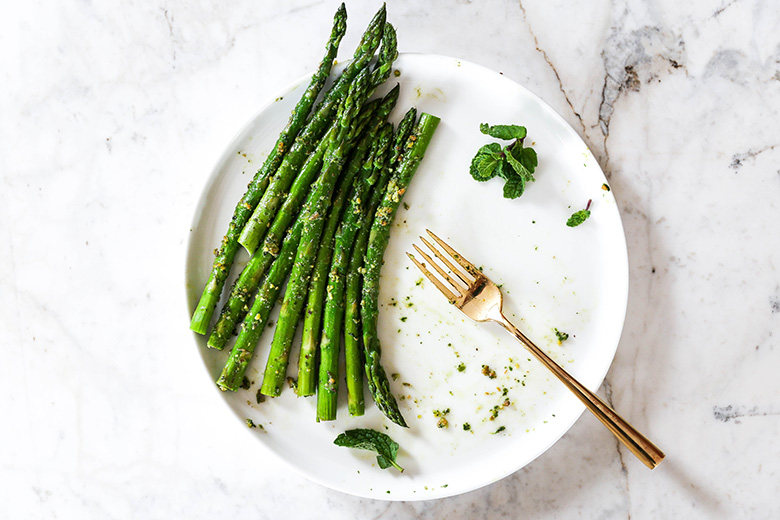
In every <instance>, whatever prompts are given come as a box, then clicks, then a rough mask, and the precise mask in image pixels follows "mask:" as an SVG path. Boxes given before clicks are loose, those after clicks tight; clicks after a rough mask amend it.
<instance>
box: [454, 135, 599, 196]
mask: <svg viewBox="0 0 780 520" xmlns="http://www.w3.org/2000/svg"><path fill="white" fill-rule="evenodd" d="M479 130H480V132H482V133H483V134H487V135H489V136H491V137H495V138H497V139H504V140H511V141H513V142H512V143H510V144H508V145H506V146H502V145H501V144H500V143H490V144H486V145H484V146H483V147H482V148H480V149H479V150H477V153H476V155H475V156H474V158H473V159H472V160H471V165H470V167H469V173H470V174H471V176H472V177H473V178H474V179H475V180H477V181H480V182H484V181H488V180H490V179H492V178H493V177H500V178H502V179H504V181H506V182H505V184H504V197H505V198H508V199H516V198H517V197H519V196H521V195H522V194H523V193H524V192H525V185H526V183H528V182H533V181H534V180H536V179H534V175H533V174H534V171H535V170H536V166H537V165H538V158H537V156H536V152H535V151H534V150H533V149H532V148H524V147H523V139H524V138H525V136H526V133H527V132H526V129H525V127H523V126H519V125H493V126H491V125H489V124H487V123H482V124H480V125H479ZM585 209H587V208H585Z"/></svg>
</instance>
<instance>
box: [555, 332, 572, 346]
mask: <svg viewBox="0 0 780 520" xmlns="http://www.w3.org/2000/svg"><path fill="white" fill-rule="evenodd" d="M555 336H556V337H557V338H558V345H561V344H563V342H564V341H566V340H567V339H569V335H568V334H567V333H565V332H561V331H560V330H558V329H555Z"/></svg>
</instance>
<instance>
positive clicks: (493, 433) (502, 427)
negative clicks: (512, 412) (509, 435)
mask: <svg viewBox="0 0 780 520" xmlns="http://www.w3.org/2000/svg"><path fill="white" fill-rule="evenodd" d="M504 430H506V426H499V427H498V429H497V430H496V431H494V432H492V433H491V434H490V435H495V434H497V433H501V432H502V431H504Z"/></svg>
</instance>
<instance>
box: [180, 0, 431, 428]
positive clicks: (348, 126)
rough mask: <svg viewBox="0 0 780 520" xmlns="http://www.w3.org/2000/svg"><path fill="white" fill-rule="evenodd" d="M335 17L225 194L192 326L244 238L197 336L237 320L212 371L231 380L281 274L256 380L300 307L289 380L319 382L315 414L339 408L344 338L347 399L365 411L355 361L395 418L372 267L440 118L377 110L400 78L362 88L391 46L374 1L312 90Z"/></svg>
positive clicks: (274, 357)
mask: <svg viewBox="0 0 780 520" xmlns="http://www.w3.org/2000/svg"><path fill="white" fill-rule="evenodd" d="M346 17H347V15H346V8H345V7H344V4H342V5H341V7H339V9H338V11H337V12H336V15H335V17H334V21H333V29H332V32H331V35H330V38H329V40H328V43H327V45H326V52H325V56H324V57H323V59H322V62H321V63H320V65H319V68H318V69H317V71H316V72H315V74H314V75H313V76H312V79H311V83H310V84H309V86H308V87H307V89H306V91H305V92H304V94H303V96H302V97H301V99H300V101H299V102H298V103H297V105H296V106H295V109H294V110H293V113H292V115H291V116H290V120H289V122H288V124H287V126H286V127H285V128H284V130H282V132H281V134H280V135H279V138H278V140H277V142H276V144H275V145H274V147H273V149H272V150H271V153H270V154H269V155H268V158H267V159H266V160H265V162H264V163H263V165H262V167H261V168H260V170H259V171H258V172H257V174H256V175H255V176H254V178H253V180H252V182H251V183H250V184H249V186H248V188H247V191H246V193H245V194H244V196H243V197H242V198H241V200H240V201H239V203H238V204H237V206H236V209H235V211H234V213H233V218H232V220H231V222H230V225H229V227H228V231H227V233H226V234H225V236H224V238H223V239H222V243H221V244H220V247H219V248H218V249H217V250H216V251H215V254H216V258H215V259H214V264H213V267H212V269H211V272H210V274H209V278H208V281H207V282H206V286H205V288H204V290H203V294H202V296H201V298H200V301H199V302H198V305H197V307H196V308H195V311H194V313H193V316H192V321H191V323H190V328H191V329H192V330H193V331H195V332H197V333H199V334H206V333H207V332H208V328H209V325H210V323H211V320H212V316H213V314H214V311H215V309H216V306H217V303H218V302H219V299H220V296H221V294H222V291H223V289H224V286H225V283H226V280H227V278H228V275H229V271H230V268H231V266H232V264H233V260H234V258H235V255H236V253H237V252H238V250H239V248H240V247H241V246H243V247H244V248H245V249H246V250H247V251H248V252H249V254H250V255H251V257H250V259H249V260H248V262H247V264H246V266H245V267H244V269H243V271H242V272H241V274H240V275H239V276H238V278H237V279H236V281H235V283H234V284H233V287H232V288H231V289H230V292H229V295H228V299H227V301H226V302H225V303H224V305H223V307H222V310H221V312H220V314H219V317H218V319H217V321H216V323H215V325H214V326H213V327H212V329H211V332H210V334H209V338H208V345H209V347H212V348H215V349H219V350H222V349H224V348H225V346H226V345H227V344H228V341H229V340H230V339H231V337H232V336H233V335H234V331H236V330H237V331H238V337H237V338H236V340H235V343H234V344H233V347H232V350H231V352H230V355H229V357H228V359H227V362H226V364H225V367H224V369H223V371H222V374H221V375H220V377H219V379H218V380H217V385H218V386H219V387H220V388H221V389H222V390H230V391H235V390H237V389H238V388H239V387H240V386H241V385H242V384H243V381H244V377H245V373H246V370H247V366H248V365H249V362H250V360H251V358H252V355H253V353H254V351H255V348H256V346H257V343H258V341H259V338H260V336H261V335H262V333H263V331H264V329H265V328H266V326H267V323H268V318H269V316H270V314H271V311H272V310H273V308H274V307H275V305H276V303H277V301H278V300H279V296H280V292H281V288H282V286H283V285H284V284H285V282H287V286H286V289H285V293H284V295H283V297H282V304H281V309H280V314H279V319H278V321H277V324H276V328H275V330H274V336H273V341H272V343H271V349H270V352H269V355H268V361H267V364H266V367H265V372H264V376H263V382H262V386H261V388H260V391H261V393H263V394H265V395H268V396H277V395H279V393H280V392H281V389H282V386H283V383H284V381H285V376H286V373H287V366H288V360H289V355H290V351H291V347H292V343H293V340H294V337H295V333H296V329H297V327H298V325H299V322H301V321H302V322H303V333H302V344H301V348H300V355H299V360H298V384H297V391H298V395H300V396H311V395H314V394H315V393H316V395H317V420H318V421H320V420H322V421H328V420H334V419H335V418H336V408H337V406H336V405H337V397H338V389H339V381H340V379H341V376H340V375H339V356H340V349H341V344H342V340H343V343H344V352H345V357H346V382H347V385H346V386H347V393H348V402H349V406H348V408H349V413H350V414H351V415H353V416H357V415H362V414H363V413H364V410H365V403H364V399H363V381H364V374H365V380H366V381H368V387H369V390H370V392H371V395H372V397H373V399H374V401H375V403H376V404H377V407H378V408H379V409H380V410H381V411H382V413H384V414H385V415H386V416H387V417H388V418H389V419H390V420H392V421H393V422H395V423H396V424H399V425H401V426H406V422H405V421H404V419H403V416H402V415H401V413H400V411H399V410H398V406H397V403H396V401H395V398H394V397H393V395H392V393H391V391H390V385H389V382H388V380H387V375H386V374H385V371H384V369H383V368H382V365H381V361H380V357H381V346H380V344H379V339H378V337H377V333H376V332H377V318H378V303H377V298H378V294H379V273H380V270H381V267H382V257H383V255H384V251H385V248H386V246H387V242H388V240H389V235H390V225H391V223H392V221H393V217H394V215H395V213H396V211H397V208H398V205H399V203H400V201H401V197H402V196H403V194H404V192H405V190H406V188H407V186H408V185H409V182H410V180H411V178H412V176H413V175H414V173H415V171H416V170H417V167H418V165H419V163H420V161H421V160H422V158H423V155H424V153H425V150H426V148H427V146H428V143H429V142H430V139H431V137H432V136H433V133H434V131H435V130H436V126H437V125H438V123H439V118H437V117H435V116H432V115H430V114H425V113H423V114H421V115H420V117H419V118H418V117H417V113H416V110H415V109H414V108H411V109H409V111H408V112H407V113H406V115H405V116H404V117H403V119H402V120H401V122H400V123H399V124H398V127H397V128H393V125H392V124H391V123H390V122H389V121H388V117H389V115H390V113H391V111H392V110H393V108H394V107H395V104H396V102H397V99H398V92H399V90H398V85H396V86H395V87H394V88H393V89H391V90H390V91H389V92H388V93H387V94H386V95H385V96H384V97H382V98H381V99H372V96H373V94H374V93H375V91H376V89H377V88H378V87H379V86H380V85H382V84H383V83H384V82H385V81H386V80H387V79H388V77H389V76H390V73H391V69H392V65H393V62H394V61H395V59H396V57H397V50H396V49H397V44H396V33H395V29H394V28H393V26H392V25H391V24H390V23H388V22H386V11H385V7H384V6H382V8H381V9H380V10H379V11H378V12H377V13H376V15H375V16H374V18H373V19H372V20H371V22H370V23H369V25H368V28H367V29H366V31H365V33H364V34H363V37H362V39H361V41H360V43H359V45H358V47H357V49H356V50H355V54H354V57H353V59H352V60H351V61H350V62H349V64H348V65H347V66H346V67H345V68H344V70H343V71H342V73H341V75H340V76H339V77H338V78H336V79H335V81H334V82H333V84H332V86H331V87H330V88H329V89H328V90H327V92H324V93H323V94H322V95H320V94H321V91H322V89H323V87H324V85H325V83H326V81H327V79H328V77H329V76H330V73H331V67H332V64H333V61H334V58H335V56H336V54H337V51H338V47H339V43H340V42H341V39H342V37H343V35H344V32H345V31H346ZM377 50H378V53H377ZM375 54H377V56H376V58H375ZM317 99H320V101H319V103H318V104H317V106H316V107H315V102H316V101H317ZM301 318H303V319H301ZM239 323H240V325H239Z"/></svg>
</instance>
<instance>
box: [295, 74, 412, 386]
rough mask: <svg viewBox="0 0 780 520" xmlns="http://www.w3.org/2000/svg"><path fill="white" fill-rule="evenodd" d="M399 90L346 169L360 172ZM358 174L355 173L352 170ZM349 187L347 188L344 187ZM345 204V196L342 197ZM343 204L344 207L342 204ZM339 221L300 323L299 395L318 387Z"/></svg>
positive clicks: (331, 221)
mask: <svg viewBox="0 0 780 520" xmlns="http://www.w3.org/2000/svg"><path fill="white" fill-rule="evenodd" d="M398 92H399V87H398V85H396V86H395V87H394V88H393V89H391V90H390V92H388V93H387V94H386V95H385V97H384V98H383V99H382V101H381V103H380V104H379V107H378V109H377V113H376V115H375V117H374V119H373V121H372V124H371V125H370V126H369V127H368V129H367V131H365V132H363V133H362V134H363V135H362V136H361V138H360V141H359V143H358V144H357V145H356V147H355V151H354V155H353V158H352V160H351V161H350V166H349V168H359V167H361V166H362V164H363V159H364V157H365V155H366V153H367V152H368V151H369V148H370V146H371V143H372V141H373V140H374V138H375V134H376V132H377V130H378V129H379V128H380V126H381V124H382V123H384V121H385V120H386V118H387V116H388V115H389V114H390V112H391V111H392V109H393V107H394V106H395V103H396V101H397V100H398ZM355 172H357V169H356V170H355ZM347 187H348V186H347ZM342 196H343V197H344V199H345V200H346V196H347V192H346V191H345V192H344V193H343V195H342ZM342 204H343V203H342ZM339 221H340V215H339V214H335V213H334V212H333V211H331V214H330V215H329V217H328V222H327V224H326V226H325V231H324V232H323V240H322V241H321V243H320V246H319V250H318V251H317V259H316V261H315V267H314V271H313V273H312V276H311V281H310V282H309V293H308V296H307V301H306V310H305V312H304V320H303V334H302V336H301V351H300V355H299V358H298V395H299V396H309V395H313V394H314V391H315V389H316V385H317V380H316V377H317V374H316V370H315V364H316V363H315V362H316V353H317V345H319V341H320V332H321V328H320V325H321V317H322V304H323V302H324V300H325V286H326V284H327V276H328V268H329V267H330V261H331V253H332V251H333V248H332V238H333V236H334V235H335V233H336V228H337V226H338V224H339Z"/></svg>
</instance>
